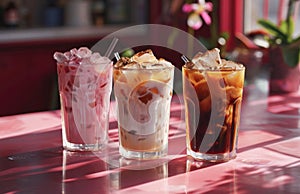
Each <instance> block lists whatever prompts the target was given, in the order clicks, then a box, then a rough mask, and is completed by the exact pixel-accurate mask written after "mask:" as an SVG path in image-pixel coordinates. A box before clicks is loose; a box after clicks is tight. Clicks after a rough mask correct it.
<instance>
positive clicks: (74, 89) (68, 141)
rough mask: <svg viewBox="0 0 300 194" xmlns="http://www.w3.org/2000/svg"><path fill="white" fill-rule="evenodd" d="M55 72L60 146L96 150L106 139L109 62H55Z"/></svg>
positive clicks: (68, 148) (109, 90)
mask: <svg viewBox="0 0 300 194" xmlns="http://www.w3.org/2000/svg"><path fill="white" fill-rule="evenodd" d="M98 58H99V55H98ZM78 60H79V59H78ZM57 73H58V84H59V94H60V102H61V116H62V138H63V147H64V148H65V149H67V150H71V151H97V150H100V149H101V148H103V147H104V146H105V144H106V143H107V140H108V135H107V133H108V127H109V105H110V94H111V90H112V62H111V61H110V60H109V59H106V60H100V58H99V59H98V60H95V62H93V63H91V62H90V60H86V59H84V60H80V62H79V63H78V62H77V61H76V60H70V61H62V62H60V61H58V62H57Z"/></svg>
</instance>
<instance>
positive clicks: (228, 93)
mask: <svg viewBox="0 0 300 194" xmlns="http://www.w3.org/2000/svg"><path fill="white" fill-rule="evenodd" d="M231 63H233V62H231ZM182 73H183V95H184V103H185V116H186V130H187V136H186V142H187V154H188V155H190V156H192V157H193V158H195V159H199V160H205V161H210V162H219V161H228V160H230V159H233V158H235V157H236V151H237V139H238V126H239V120H240V109H241V102H242V93H243V85H244V74H245V68H244V66H242V65H240V66H239V67H238V68H224V69H222V68H221V69H218V70H200V69H197V68H188V67H187V66H186V65H185V66H183V68H182Z"/></svg>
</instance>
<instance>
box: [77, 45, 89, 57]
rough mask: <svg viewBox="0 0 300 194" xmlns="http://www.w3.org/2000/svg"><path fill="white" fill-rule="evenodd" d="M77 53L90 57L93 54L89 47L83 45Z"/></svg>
mask: <svg viewBox="0 0 300 194" xmlns="http://www.w3.org/2000/svg"><path fill="white" fill-rule="evenodd" d="M75 55H76V56H77V57H79V58H88V57H90V56H91V55H92V51H91V50H90V49H88V48H87V47H81V48H79V49H78V51H77V52H76V53H75Z"/></svg>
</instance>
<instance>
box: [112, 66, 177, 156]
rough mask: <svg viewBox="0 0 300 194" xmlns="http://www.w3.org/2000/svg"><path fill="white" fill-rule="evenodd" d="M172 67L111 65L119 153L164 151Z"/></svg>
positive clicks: (138, 153)
mask: <svg viewBox="0 0 300 194" xmlns="http://www.w3.org/2000/svg"><path fill="white" fill-rule="evenodd" d="M173 79H174V66H172V67H166V66H155V65H154V66H153V68H151V67H150V68H147V69H135V68H125V67H114V93H115V97H116V102H117V117H118V127H119V141H120V148H119V151H120V154H121V155H122V156H124V157H126V158H134V159H152V158H159V157H162V156H165V155H166V154H167V152H168V132H169V118H170V103H171V98H172V92H173Z"/></svg>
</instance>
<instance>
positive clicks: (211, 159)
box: [187, 149, 236, 162]
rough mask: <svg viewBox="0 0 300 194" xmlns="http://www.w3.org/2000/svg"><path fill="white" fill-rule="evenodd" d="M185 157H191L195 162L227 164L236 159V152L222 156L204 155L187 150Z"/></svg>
mask: <svg viewBox="0 0 300 194" xmlns="http://www.w3.org/2000/svg"><path fill="white" fill-rule="evenodd" d="M187 155H189V156H192V157H193V158H194V159H195V160H201V161H207V162H227V161H229V160H232V159H234V158H236V150H233V151H232V152H229V153H224V154H205V153H200V152H194V151H193V150H189V149H187Z"/></svg>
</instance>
